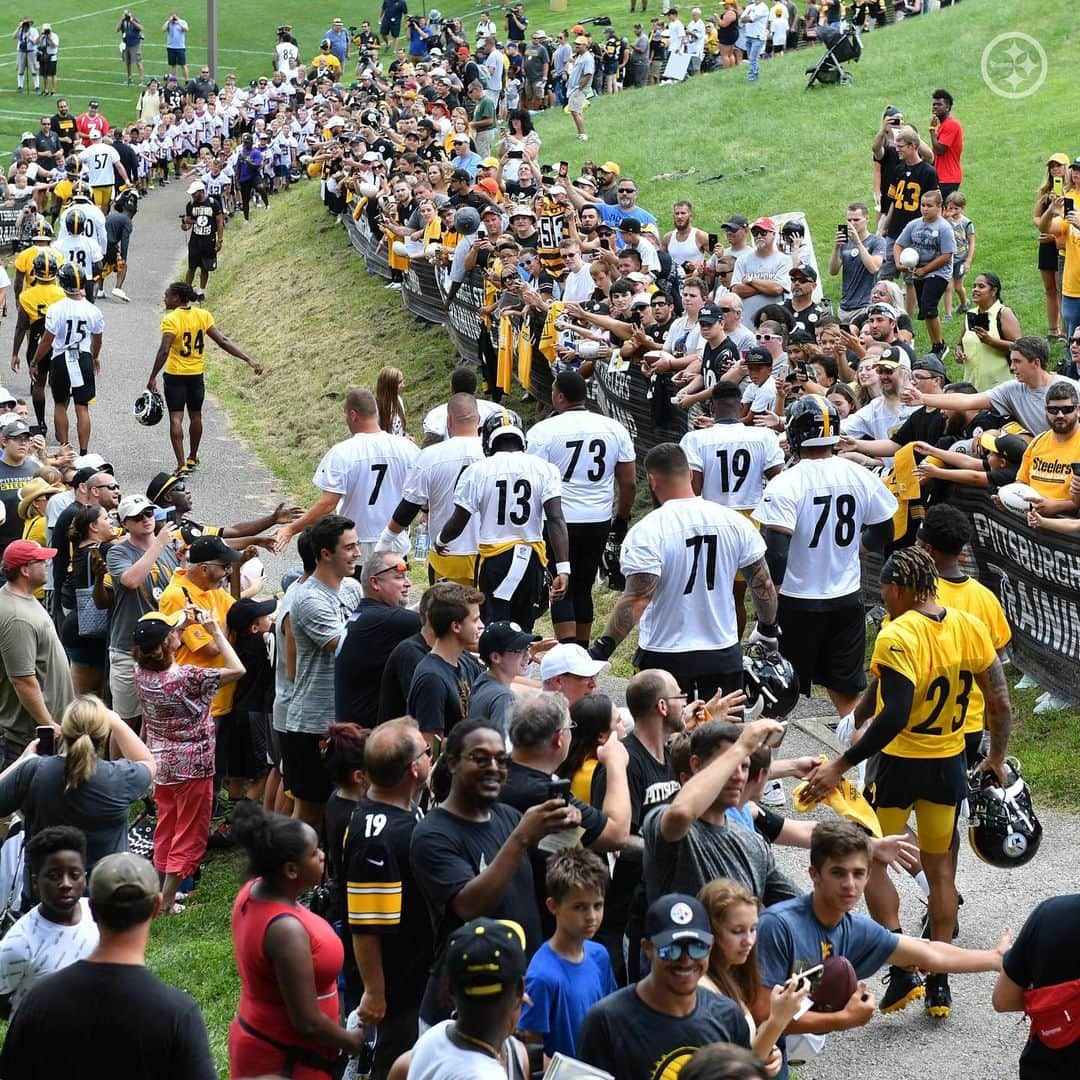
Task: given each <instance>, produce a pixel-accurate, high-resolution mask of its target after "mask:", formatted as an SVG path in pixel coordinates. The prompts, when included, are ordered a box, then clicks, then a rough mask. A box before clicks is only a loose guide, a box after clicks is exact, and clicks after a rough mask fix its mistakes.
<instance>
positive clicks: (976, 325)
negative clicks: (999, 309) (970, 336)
mask: <svg viewBox="0 0 1080 1080" xmlns="http://www.w3.org/2000/svg"><path fill="white" fill-rule="evenodd" d="M967 324H968V329H969V330H976V329H981V330H985V331H987V333H989V331H990V313H989V312H987V311H969V312H968V313H967Z"/></svg>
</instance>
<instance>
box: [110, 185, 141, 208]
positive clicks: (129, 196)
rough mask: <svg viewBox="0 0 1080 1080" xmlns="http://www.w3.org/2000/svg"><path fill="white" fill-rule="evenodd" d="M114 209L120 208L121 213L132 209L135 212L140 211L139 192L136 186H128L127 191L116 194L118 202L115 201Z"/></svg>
mask: <svg viewBox="0 0 1080 1080" xmlns="http://www.w3.org/2000/svg"><path fill="white" fill-rule="evenodd" d="M113 209H114V210H119V211H120V213H121V214H123V213H126V212H127V211H128V210H130V211H131V212H132V213H133V214H137V213H138V212H139V193H138V192H137V191H136V190H135V189H134V188H128V189H127V191H121V192H120V194H119V195H117V196H116V202H114V203H113Z"/></svg>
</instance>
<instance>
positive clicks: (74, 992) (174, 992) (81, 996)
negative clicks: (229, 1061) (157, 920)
mask: <svg viewBox="0 0 1080 1080" xmlns="http://www.w3.org/2000/svg"><path fill="white" fill-rule="evenodd" d="M74 1003H79V1004H78V1005H75V1004H74ZM57 1017H63V1023H62V1025H61V1026H62V1029H63V1030H62V1035H60V1032H59V1030H58V1028H57ZM75 1048H77V1049H75ZM73 1054H74V1055H75V1056H74V1058H73ZM75 1060H77V1062H78V1064H77V1066H75V1067H74V1069H73V1067H72V1063H73V1061H75ZM73 1071H74V1072H75V1073H76V1074H77V1075H78V1076H79V1080H115V1078H116V1077H118V1076H122V1077H124V1080H170V1078H175V1080H217V1069H216V1068H215V1067H214V1059H213V1057H212V1055H211V1053H210V1040H209V1039H208V1038H207V1035H206V1024H205V1023H204V1022H203V1016H202V1010H201V1009H200V1008H199V1005H198V1002H196V1001H195V999H194V998H192V997H191V996H190V995H188V994H185V993H184V992H183V991H182V990H178V989H176V987H173V986H166V985H165V983H163V982H162V981H161V980H160V979H159V978H158V977H157V976H156V975H154V974H152V973H151V972H150V971H148V970H147V969H146V968H144V967H140V966H137V965H135V964H97V963H92V962H90V961H89V960H80V961H78V962H77V963H75V964H72V965H71V966H70V967H66V968H64V969H63V970H62V971H58V972H56V973H55V974H54V975H50V976H49V977H48V978H47V979H42V980H41V982H39V983H38V984H37V985H36V986H34V988H33V989H32V990H31V991H30V992H29V993H28V994H27V995H26V997H25V998H24V999H23V1002H22V1004H21V1005H20V1006H19V1011H18V1012H17V1013H16V1014H15V1018H14V1019H13V1020H12V1022H11V1026H10V1027H9V1028H8V1030H7V1038H6V1039H5V1041H4V1046H3V1049H2V1050H0V1076H5V1077H8V1076H9V1077H12V1078H15V1077H18V1078H19V1080H55V1078H56V1077H58V1076H66V1075H69V1074H71V1073H72V1072H73Z"/></svg>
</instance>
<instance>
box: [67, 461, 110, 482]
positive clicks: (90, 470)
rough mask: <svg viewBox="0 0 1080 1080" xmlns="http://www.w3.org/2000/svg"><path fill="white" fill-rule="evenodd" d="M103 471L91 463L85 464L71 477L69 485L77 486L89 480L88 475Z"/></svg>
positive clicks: (95, 474)
mask: <svg viewBox="0 0 1080 1080" xmlns="http://www.w3.org/2000/svg"><path fill="white" fill-rule="evenodd" d="M103 471H104V470H102V469H95V468H94V466H93V465H87V466H86V467H85V468H82V469H79V470H78V471H77V472H76V473H75V475H74V476H73V477H72V478H71V486H72V487H78V486H79V485H80V484H85V483H87V482H88V481H89V480H90V477H92V476H97V474H98V473H99V472H103Z"/></svg>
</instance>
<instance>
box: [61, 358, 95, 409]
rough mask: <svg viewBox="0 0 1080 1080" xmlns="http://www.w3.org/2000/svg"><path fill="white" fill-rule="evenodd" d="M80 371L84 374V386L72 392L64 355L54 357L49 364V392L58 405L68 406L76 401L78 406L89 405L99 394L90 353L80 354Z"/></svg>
mask: <svg viewBox="0 0 1080 1080" xmlns="http://www.w3.org/2000/svg"><path fill="white" fill-rule="evenodd" d="M79 371H81V372H82V377H83V384H82V386H80V387H78V388H76V389H74V390H72V388H71V379H70V377H69V376H68V369H67V362H66V361H65V359H64V354H63V353H60V355H59V356H57V355H55V354H54V356H53V358H52V360H51V361H50V362H49V390H50V391H52V396H53V401H55V402H56V404H57V405H66V404H67V403H68V402H69V401H71V400H73V399H74V401H75V404H76V405H89V404H90V403H91V402H92V401H93V400H94V396H95V394H96V393H97V387H96V386H95V384H94V358H93V357H92V356H91V355H90V354H89V353H88V352H80V353H79Z"/></svg>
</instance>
